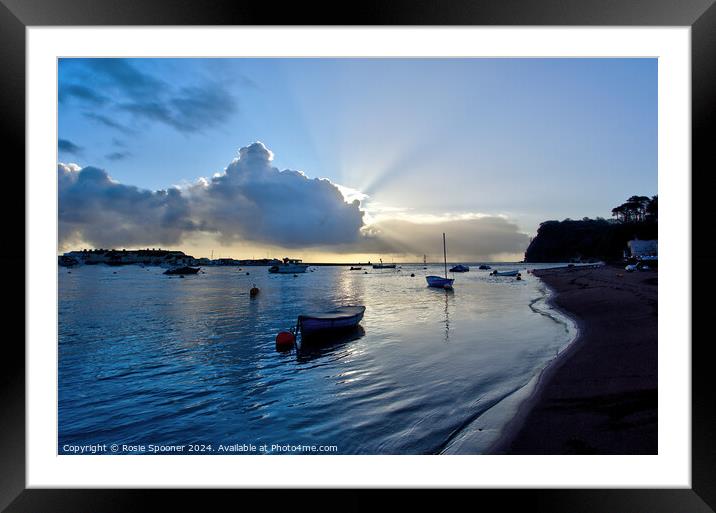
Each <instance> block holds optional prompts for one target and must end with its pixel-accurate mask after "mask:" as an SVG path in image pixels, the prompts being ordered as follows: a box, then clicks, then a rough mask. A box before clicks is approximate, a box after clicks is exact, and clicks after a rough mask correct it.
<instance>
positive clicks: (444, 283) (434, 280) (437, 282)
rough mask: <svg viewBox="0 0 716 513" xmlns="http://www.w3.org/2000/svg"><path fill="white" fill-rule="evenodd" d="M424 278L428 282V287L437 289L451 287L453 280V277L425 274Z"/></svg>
mask: <svg viewBox="0 0 716 513" xmlns="http://www.w3.org/2000/svg"><path fill="white" fill-rule="evenodd" d="M425 279H426V280H427V282H428V287H435V288H438V289H451V288H452V284H453V282H454V281H455V280H454V279H453V278H443V277H442V276H426V277H425Z"/></svg>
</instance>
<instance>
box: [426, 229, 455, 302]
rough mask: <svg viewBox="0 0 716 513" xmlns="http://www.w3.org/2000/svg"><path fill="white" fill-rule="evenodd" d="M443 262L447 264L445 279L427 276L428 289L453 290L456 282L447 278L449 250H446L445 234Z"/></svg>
mask: <svg viewBox="0 0 716 513" xmlns="http://www.w3.org/2000/svg"><path fill="white" fill-rule="evenodd" d="M443 261H444V263H445V278H443V277H442V276H426V277H425V279H426V280H427V281H428V287H436V288H439V289H451V288H452V284H453V282H454V281H455V280H454V279H452V278H448V277H447V249H446V248H445V234H444V233H443Z"/></svg>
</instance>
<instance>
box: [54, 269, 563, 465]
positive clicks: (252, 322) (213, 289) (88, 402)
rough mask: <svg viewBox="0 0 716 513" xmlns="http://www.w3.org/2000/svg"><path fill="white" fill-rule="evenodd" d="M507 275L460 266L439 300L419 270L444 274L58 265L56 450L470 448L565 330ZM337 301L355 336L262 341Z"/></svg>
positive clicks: (503, 416)
mask: <svg viewBox="0 0 716 513" xmlns="http://www.w3.org/2000/svg"><path fill="white" fill-rule="evenodd" d="M494 267H495V268H499V267H500V266H494ZM505 267H509V268H517V267H519V268H520V269H522V270H523V271H522V275H523V281H515V280H514V278H498V277H491V276H489V275H488V273H489V271H477V270H476V266H475V267H473V270H472V271H470V272H469V273H463V274H456V275H455V278H456V281H455V290H454V292H446V291H443V290H437V289H429V288H427V287H426V282H425V278H424V276H425V275H426V274H441V272H442V266H430V265H429V266H428V270H423V266H422V265H415V266H411V265H403V266H402V269H401V270H400V271H396V270H389V269H387V270H373V269H367V270H368V274H364V273H363V271H349V270H348V268H347V267H315V268H312V269H315V272H307V273H306V274H303V275H299V276H298V277H293V276H292V275H270V274H268V272H267V268H265V267H250V268H243V270H242V271H238V269H237V268H235V267H209V268H206V269H205V270H206V273H205V274H198V275H195V276H187V277H186V278H184V279H181V278H178V277H171V278H170V277H168V276H164V275H162V272H163V271H164V270H163V269H161V268H158V267H147V268H142V267H139V266H125V267H119V268H112V267H107V266H103V265H98V266H85V267H81V268H76V269H72V270H71V273H68V272H67V269H62V268H61V269H60V271H59V395H58V398H59V412H58V417H59V446H58V451H59V452H60V453H67V452H70V450H72V449H67V448H65V447H66V446H67V445H68V444H70V445H71V444H75V445H86V444H107V446H108V447H109V444H118V445H119V446H120V452H121V445H122V444H131V445H140V444H144V445H145V446H147V445H149V444H156V445H177V444H184V445H187V444H205V445H211V446H212V448H211V453H213V454H221V453H222V452H220V451H219V446H220V445H223V446H225V449H227V450H228V452H230V453H236V452H242V453H243V452H250V451H254V452H264V451H262V450H260V449H259V447H260V446H261V445H262V444H266V445H268V449H267V450H266V451H265V452H273V453H278V452H281V453H284V452H286V451H292V452H301V451H302V450H301V449H298V448H296V447H295V446H297V445H306V446H322V445H325V446H336V447H337V452H338V453H341V454H356V453H359V454H434V453H442V452H464V453H480V452H482V451H484V450H485V449H486V448H487V447H488V445H489V444H490V443H492V442H493V441H494V439H495V437H496V436H497V435H498V434H499V430H500V428H501V427H502V426H503V425H504V423H505V422H506V421H507V420H509V418H510V416H511V415H512V414H513V413H514V408H515V405H516V399H515V398H516V397H519V396H520V395H524V393H525V392H524V391H525V386H526V385H527V384H528V383H529V382H530V380H531V379H532V378H534V377H535V376H536V375H537V374H538V373H539V371H540V370H541V369H542V368H543V367H544V366H545V365H546V364H547V362H548V361H549V360H551V359H552V358H554V357H555V355H556V354H557V353H558V352H559V351H560V350H562V349H563V348H564V347H565V346H566V345H568V344H569V342H570V341H571V339H572V337H573V336H574V328H573V326H572V323H571V322H570V321H568V320H566V319H564V318H563V317H561V316H560V315H559V314H557V313H556V312H553V311H551V310H550V309H549V308H548V307H547V305H546V304H545V301H544V299H545V295H546V293H547V292H546V290H545V289H544V286H543V285H542V284H541V282H540V281H539V280H538V279H537V278H534V277H532V276H531V275H529V274H527V273H525V272H524V269H525V266H524V265H519V266H515V265H514V264H513V265H511V266H505ZM534 267H535V266H534V265H530V268H534ZM247 271H248V272H250V275H248V276H247V275H246V272H247ZM411 272H414V273H415V277H410V273H411ZM115 273H116V274H115ZM254 283H255V284H256V285H257V286H258V287H259V288H260V289H261V292H260V294H259V295H258V297H256V298H253V299H252V298H250V297H249V289H250V288H251V286H252V284H254ZM337 304H361V305H365V306H366V312H365V317H364V319H363V322H362V327H363V329H362V330H359V331H357V332H356V333H353V334H352V335H351V336H349V337H344V338H343V339H338V340H336V341H334V342H332V343H331V342H329V343H328V344H325V345H322V346H319V347H313V348H308V347H306V346H305V345H304V347H302V348H301V349H300V350H291V351H290V352H287V353H279V352H277V351H276V349H275V342H274V340H275V336H276V334H277V333H278V331H279V330H282V329H286V328H289V327H291V326H293V325H294V324H295V321H296V317H297V315H298V314H299V313H301V312H305V311H310V310H315V309H316V308H331V307H332V306H334V305H337ZM458 442H459V443H458ZM243 444H245V445H243ZM250 444H253V445H254V446H255V447H256V449H252V448H251V447H250ZM274 444H278V445H283V446H284V447H283V448H281V449H278V448H277V449H275V450H272V449H271V445H274ZM227 446H233V447H227ZM285 446H290V447H288V448H287V447H285ZM200 449H201V448H200ZM247 449H248V451H247ZM148 450H150V449H144V450H142V449H140V450H138V451H133V450H130V451H129V452H142V453H146V452H148ZM187 450H188V448H185V450H184V451H185V452H184V453H185V454H186V453H187V452H186V451H187ZM207 451H208V450H207V449H205V452H204V453H205V454H206V453H207ZM303 452H305V450H303Z"/></svg>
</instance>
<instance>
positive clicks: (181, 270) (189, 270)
mask: <svg viewBox="0 0 716 513" xmlns="http://www.w3.org/2000/svg"><path fill="white" fill-rule="evenodd" d="M200 269H201V267H189V266H185V267H174V268H172V269H167V270H166V271H164V274H180V275H184V274H196V273H198V272H199V270H200Z"/></svg>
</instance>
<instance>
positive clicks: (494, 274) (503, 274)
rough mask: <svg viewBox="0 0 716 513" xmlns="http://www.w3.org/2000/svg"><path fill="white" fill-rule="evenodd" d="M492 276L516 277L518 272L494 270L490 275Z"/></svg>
mask: <svg viewBox="0 0 716 513" xmlns="http://www.w3.org/2000/svg"><path fill="white" fill-rule="evenodd" d="M490 274H491V275H492V276H517V275H519V274H520V272H519V271H516V270H510V271H498V270H497V269H495V270H494V271H492V272H491V273H490Z"/></svg>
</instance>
